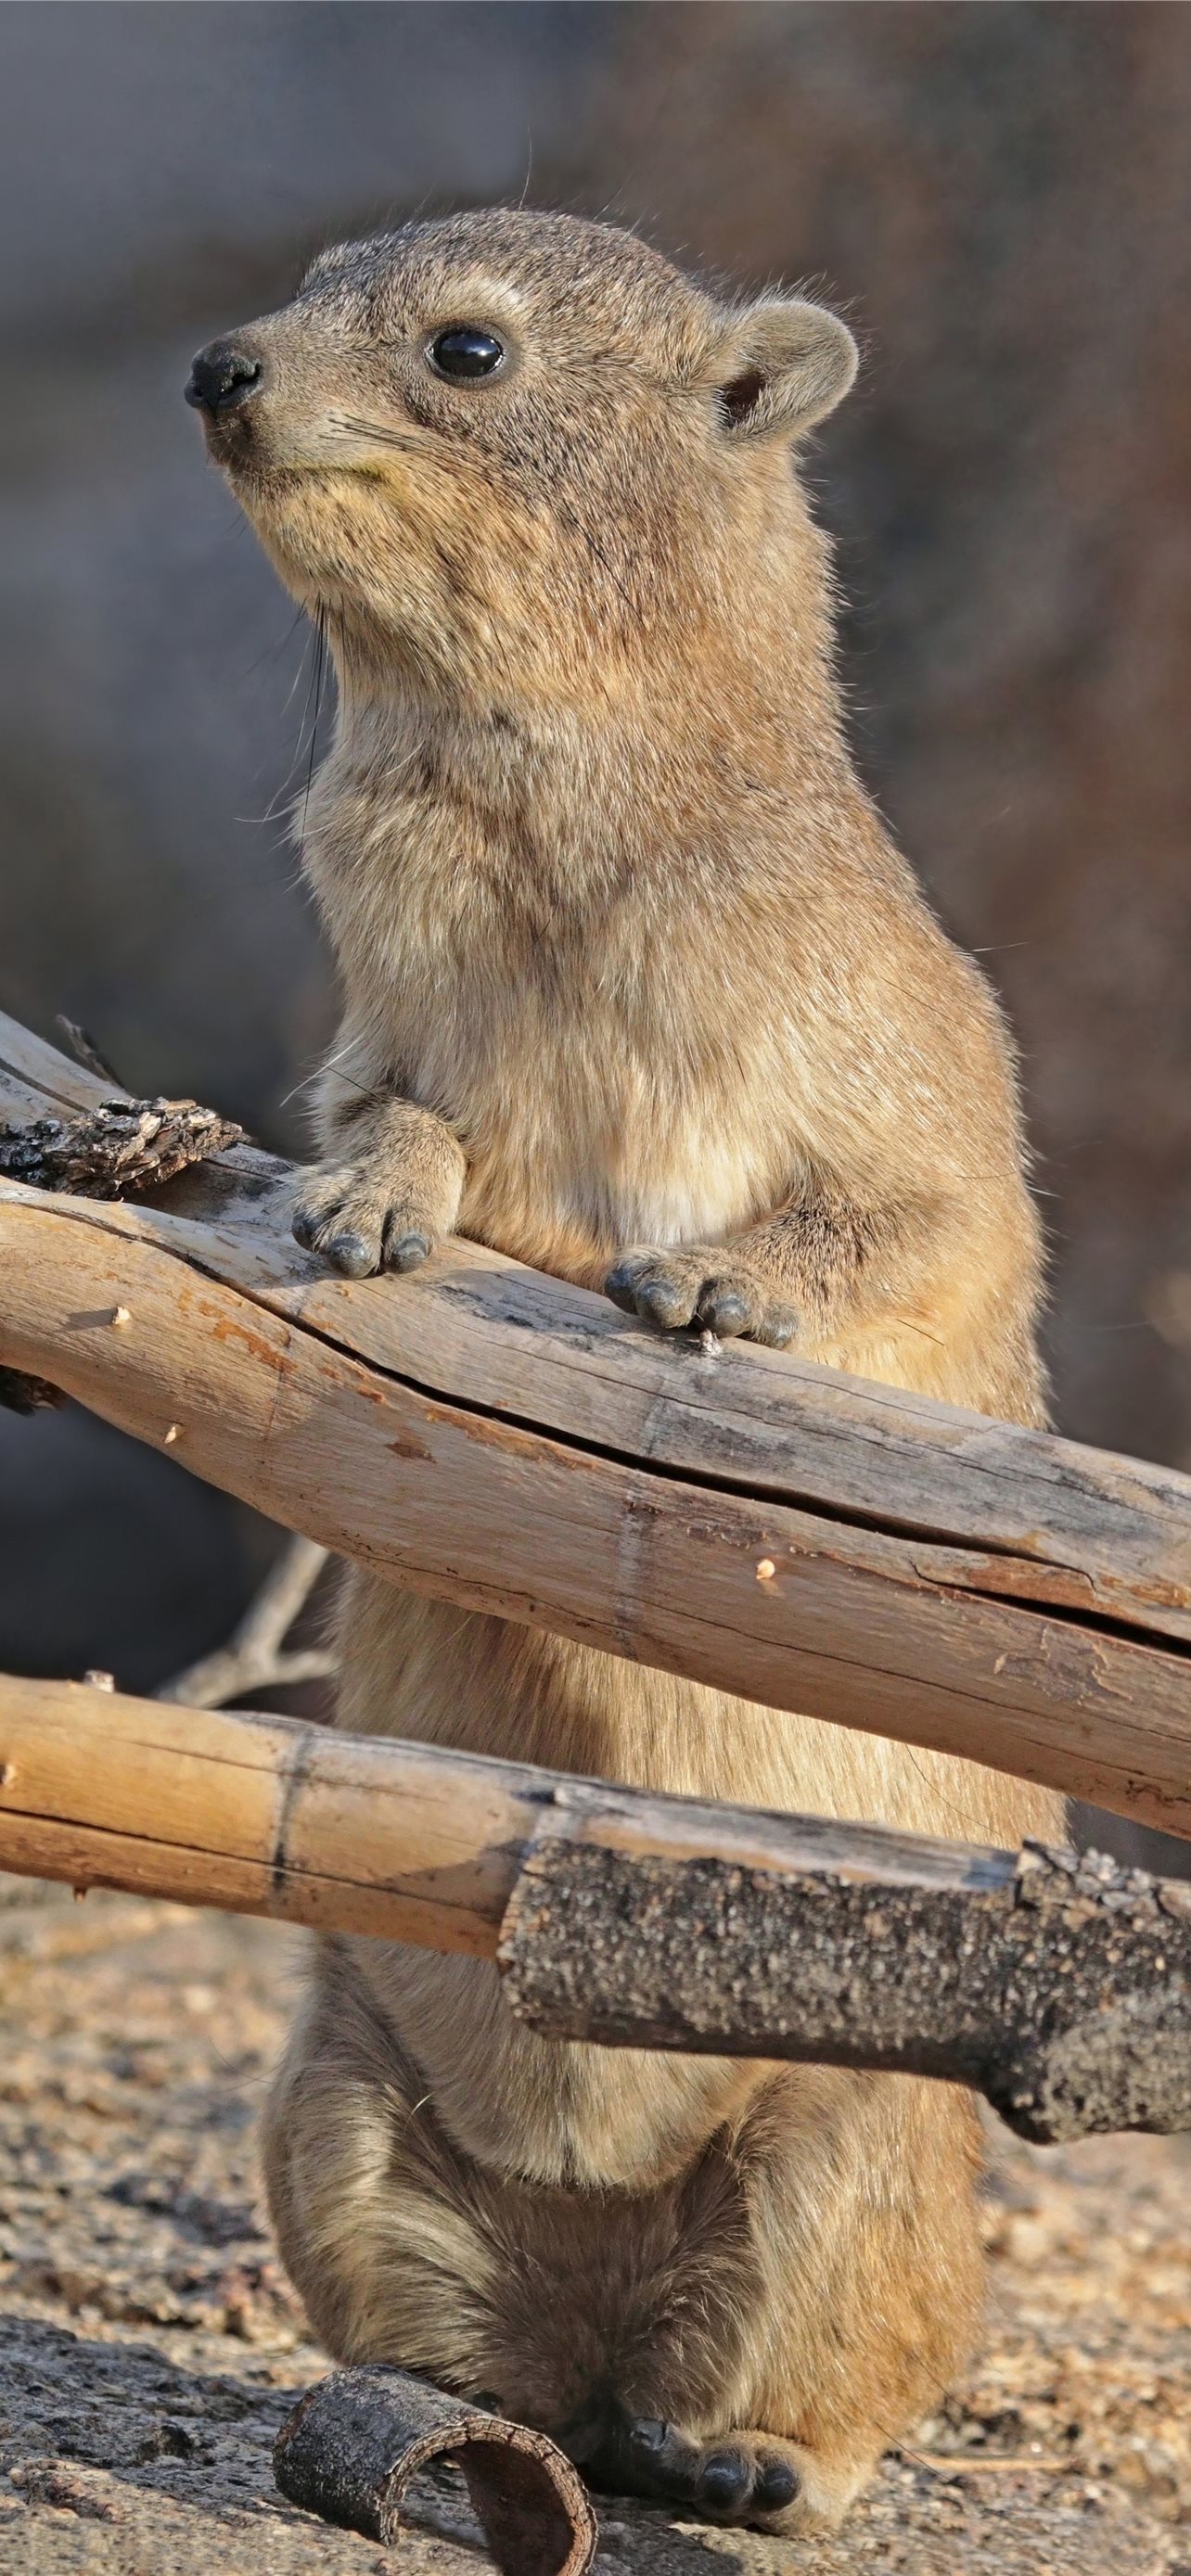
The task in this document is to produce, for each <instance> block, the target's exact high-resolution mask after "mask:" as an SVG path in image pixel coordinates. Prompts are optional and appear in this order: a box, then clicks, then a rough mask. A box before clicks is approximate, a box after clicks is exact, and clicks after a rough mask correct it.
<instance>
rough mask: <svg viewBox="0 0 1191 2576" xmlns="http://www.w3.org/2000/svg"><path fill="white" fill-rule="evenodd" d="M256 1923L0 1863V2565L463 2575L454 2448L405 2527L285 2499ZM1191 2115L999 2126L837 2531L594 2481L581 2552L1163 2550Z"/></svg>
mask: <svg viewBox="0 0 1191 2576" xmlns="http://www.w3.org/2000/svg"><path fill="white" fill-rule="evenodd" d="M293 1962H294V1948H293V1945H292V1943H291V1941H290V1940H289V1938H288V1937H287V1936H286V1935H284V1934H281V1933H279V1932H276V1931H274V1930H273V1929H272V1928H271V1927H268V1926H265V1925H256V1924H249V1923H240V1922H236V1921H233V1920H230V1919H225V1918H222V1917H218V1916H211V1915H194V1914H188V1913H186V1912H185V1911H184V1910H183V1909H182V1908H180V1907H173V1906H165V1905H145V1904H140V1903H137V1902H134V1901H133V1900H131V1899H125V1898H120V1897H107V1898H105V1897H97V1896H90V1897H88V1898H87V1900H86V1902H85V1903H83V1904H75V1903H73V1902H72V1900H71V1899H70V1897H69V1895H68V1894H66V1893H64V1892H62V1891H58V1890H51V1889H41V1888H34V1887H31V1886H28V1885H26V1884H25V1883H24V1882H19V1881H11V1880H10V1881H3V1882H0V1989H2V1992H0V2569H2V2570H4V2571H8V2570H12V2571H13V2576H17V2571H19V2576H42V2571H45V2576H67V2571H68V2570H69V2571H74V2570H76V2569H79V2570H96V2571H99V2576H299V2572H300V2571H302V2576H305V2571H309V2576H483V2570H484V2569H485V2568H487V2567H488V2566H489V2565H490V2561H489V2560H488V2558H487V2555H486V2553H485V2552H484V2550H483V2548H482V2545H481V2543H480V2540H479V2535H478V2532H477V2529H476V2526H475V2524H474V2523H473V2522H472V2520H471V2518H470V2516H469V2514H468V2511H467V2508H466V2504H465V2502H464V2501H463V2500H462V2490H461V2488H460V2487H459V2485H458V2482H457V2480H456V2478H455V2476H454V2473H453V2472H450V2471H444V2472H442V2473H441V2475H440V2476H439V2477H438V2478H437V2479H436V2480H435V2481H433V2482H431V2481H429V2480H428V2481H426V2482H424V2483H423V2484H422V2486H421V2487H420V2488H419V2490H418V2492H417V2495H416V2499H415V2505H414V2512H413V2516H412V2518H411V2522H410V2526H409V2529H408V2531H407V2533H406V2534H405V2536H404V2537H403V2539H402V2541H401V2543H400V2546H399V2547H398V2548H397V2549H396V2550H391V2551H390V2552H389V2553H388V2554H385V2553H383V2552H381V2551H379V2550H378V2547H377V2544H376V2543H375V2542H369V2541H365V2540H362V2539H356V2538H354V2537H352V2536H351V2535H348V2534H344V2533H339V2532H335V2531H332V2530H329V2529H327V2528H326V2527H324V2526H323V2525H322V2524H321V2523H318V2522H315V2521H313V2520H311V2519H310V2518H308V2517H307V2516H305V2515H302V2514H299V2513H296V2512H294V2511H292V2510H291V2509H290V2508H289V2507H288V2506H286V2505H285V2504H283V2503H282V2501H281V2499H280V2498H279V2497H278V2496H277V2495H276V2493H275V2492H274V2489H273V2485H272V2480H271V2475H270V2467H269V2451H270V2444H271V2441H272V2437H273V2434H274V2432H275V2430H276V2427H277V2425H278V2424H279V2423H280V2422H281V2420H282V2418H283V2416H284V2415H285V2413H286V2412H287V2411H288V2408H289V2406H290V2405H291V2403H292V2402H293V2398H294V2396H295V2394H296V2393H297V2392H298V2391H300V2390H301V2389H302V2388H303V2387H304V2386H305V2385H306V2384H308V2382H309V2381H310V2380H311V2379H312V2378H315V2377H317V2376H318V2375H319V2374H320V2372H321V2370H322V2369H323V2368H324V2367H325V2361H324V2358H323V2356H322V2355H321V2354H320V2352H319V2351H318V2349H317V2347H315V2346H314V2345H313V2344H311V2343H310V2341H309V2340H308V2339H307V2336H306V2333H305V2329H304V2325H303V2321H302V2317H301V2314H300V2312H299V2310H298V2309H297V2307H296V2305H295V2303H294V2301H293V2299H292V2297H291V2294H290V2292H289V2290H288V2288H287V2285H286V2283H285V2280H284V2278H283V2276H282V2274H281V2272H280V2270H279V2268H278V2265H277V2263H276V2261H275V2258H274V2256H273V2254H272V2252H271V2249H270V2246H269V2242H268V2238H267V2235H266V2233H265V2230H264V2226H263V2221H262V2217H261V2209H260V2199H259V2188H258V2179H257V2170H256V2162H255V2150H254V2123H255V2115H256V2109H257V2105H258V2102H259V2100H260V2097H261V2092H262V2089H263V2085H264V2083H265V2080H266V2076H267V2071H268V2068H269V2064H270V2061H271V2059H272V2056H273V2053H274V2051H275V2049H276V2046H277V2043H278V2037H279V2033H280V2030H281V2027H282V2022H283V2017H284V2013H285V2010H286V2003H287V1996H288V1993H289V1992H290V1991H291V1986H292V1977H293ZM1189 2220H1191V2142H1184V2141H1171V2142H1167V2141H1164V2140H1154V2139H1144V2138H1124V2139H1116V2140H1097V2141H1092V2142H1089V2143H1088V2144H1087V2145H1085V2146H1084V2147H1082V2148H1080V2149H1078V2150H1076V2151H1061V2152H1060V2151H1057V2150H1048V2151H1045V2152H1039V2151H1037V2150H1030V2149H1026V2148H1022V2147H1018V2146H1016V2145H1014V2144H1012V2143H1011V2142H1007V2141H1005V2140H1004V2138H1003V2137H1002V2138H999V2139H998V2140H997V2141H995V2142H994V2153H993V2169H992V2173H991V2177H990V2185H989V2195H988V2209H987V2223H988V2236H989V2245H990V2252H991V2257H992V2260H991V2292H990V2305H989V2322H988V2334H987V2340H986V2344H985V2349H984V2352H983V2355H982V2358H981V2360H980V2363H979V2365H978V2367H977V2369H976V2370H975V2372H974V2373H973V2375H972V2377H971V2379H970V2380H969V2382H968V2384H967V2385H966V2387H965V2388H964V2389H963V2390H962V2392H961V2393H960V2394H959V2396H958V2397H957V2398H956V2399H955V2400H953V2401H952V2402H951V2403H950V2404H949V2405H948V2407H947V2409H946V2410H945V2412H944V2413H943V2414H941V2415H940V2416H939V2417H938V2418H937V2419H936V2420H935V2421H934V2422H933V2423H932V2424H930V2425H928V2426H925V2427H924V2428H922V2431H921V2433H920V2435H919V2437H918V2447H917V2448H916V2450H914V2451H912V2452H911V2451H904V2452H899V2453H894V2454H892V2455H891V2456H890V2458H889V2459H888V2460H887V2461H886V2463H885V2466H884V2469H883V2472H882V2475H881V2478H880V2480H879V2482H878V2484H877V2486H876V2488H875V2490H874V2492H873V2494H872V2495H871V2496H870V2498H869V2499H868V2500H867V2501H866V2502H865V2503H864V2504H863V2505H862V2506H861V2507H859V2508H858V2509H857V2511H856V2513H855V2514H854V2516H853V2519H852V2521H851V2523H850V2525H849V2527H848V2530H847V2532H846V2533H845V2534H844V2535H843V2536H842V2537H841V2538H840V2539H839V2540H837V2541H834V2542H832V2543H830V2544H829V2545H826V2546H822V2547H818V2548H809V2547H808V2548H795V2547H794V2546H793V2545H792V2544H791V2543H789V2542H781V2543H779V2542H775V2541H770V2540H763V2539H759V2538H753V2537H748V2536H744V2537H742V2536H740V2535H739V2534H734V2533H724V2532H713V2531H709V2530H708V2529H707V2528H706V2527H705V2526H702V2525H695V2524H686V2523H675V2522H671V2521H670V2520H669V2519H668V2518H667V2517H666V2516H664V2515H661V2514H658V2513H655V2512H652V2511H648V2510H645V2509H643V2508H641V2507H638V2506H635V2505H631V2504H617V2503H612V2504H611V2505H609V2506H607V2507H605V2508H602V2509H601V2545H600V2556H599V2559H598V2561H597V2567H598V2570H599V2576H703V2572H704V2571H706V2576H778V2571H779V2570H784V2569H789V2570H791V2571H792V2576H845V2571H852V2570H856V2571H860V2576H868V2571H870V2570H871V2571H874V2576H875V2571H881V2576H885V2572H886V2571H893V2570H900V2571H904V2576H965V2571H969V2570H977V2569H979V2570H983V2571H989V2572H990V2576H991V2571H994V2570H995V2571H996V2576H1027V2571H1028V2576H1110V2571H1111V2576H1191V2371H1189V2369H1188V2363H1189V2360H1191V2249H1189V2242H1188V2240H1189V2237H1191V2225H1189Z"/></svg>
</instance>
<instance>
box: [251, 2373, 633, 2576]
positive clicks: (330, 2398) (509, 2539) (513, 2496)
mask: <svg viewBox="0 0 1191 2576" xmlns="http://www.w3.org/2000/svg"><path fill="white" fill-rule="evenodd" d="M436 2459H448V2460H455V2461H457V2462H458V2465H459V2467H460V2468H461V2470H462V2472H463V2475H464V2478H465V2480H466V2482H467V2490H468V2494H469V2495H470V2497H471V2501H472V2504H473V2506H474V2508H475V2511H476V2513H477V2514H478V2516H479V2519H480V2521H481V2523H482V2525H483V2529H484V2536H485V2538H486V2540H487V2542H488V2546H489V2549H490V2550H491V2552H492V2555H493V2557H494V2559H495V2560H496V2564H497V2566H498V2567H499V2568H500V2569H501V2571H502V2576H585V2571H586V2570H587V2569H588V2568H589V2567H590V2566H591V2562H592V2559H593V2557H594V2556H595V2545H596V2524H595V2516H594V2514H593V2512H592V2508H591V2505H590V2504H589V2502H588V2499H587V2495H586V2491H585V2489H584V2487H583V2483H582V2481H581V2479H580V2477H579V2475H578V2472H577V2471H576V2470H575V2469H573V2468H572V2466H571V2463H570V2461H569V2460H567V2459H566V2458H565V2457H564V2455H563V2453H562V2452H561V2451H559V2450H558V2449H556V2447H555V2445H554V2443H553V2442H551V2441H548V2440H547V2437H546V2435H545V2434H544V2433H535V2432H532V2431H531V2430H530V2429H529V2427H528V2426H527V2425H525V2424H513V2423H510V2422H508V2421H507V2420H506V2419H505V2418H504V2417H503V2416H499V2415H489V2414H485V2413H484V2412H483V2411H482V2410H480V2409H478V2408H476V2407H474V2406H467V2405H465V2404H464V2403H463V2402H462V2400H461V2399H459V2398H458V2397H448V2396H445V2395H444V2394H443V2392H442V2390H441V2389H438V2388H434V2387H432V2386H431V2385H430V2383H429V2382H428V2381H427V2380H424V2379H416V2378H414V2377H413V2376H412V2375H411V2374H410V2373H409V2372H407V2371H404V2370H389V2369H385V2368H383V2367H382V2366H380V2365H379V2364H374V2365H370V2366H368V2367H365V2368H362V2369H356V2370H337V2371H333V2372H332V2374H331V2376H330V2378H329V2379H323V2380H320V2381H319V2382H318V2384H317V2386H316V2387H314V2388H312V2389H310V2390H309V2391H308V2393H307V2395H306V2396H305V2397H303V2398H302V2399H301V2401H300V2403H299V2404H298V2405H297V2406H296V2407H295V2408H294V2411H293V2414H292V2415H289V2416H287V2418H286V2421H285V2423H284V2424H283V2425H282V2428H281V2431H280V2433H279V2434H278V2436H277V2440H276V2443H275V2444H274V2448H273V2468H274V2474H275V2476H276V2479H277V2484H278V2486H279V2487H280V2489H281V2492H282V2494H283V2495H284V2496H288V2498H289V2501H290V2503H291V2504H297V2505H302V2506H303V2507H304V2508H305V2510H306V2511H307V2512H308V2513H318V2514H321V2515H322V2517H323V2519H324V2521H326V2522H336V2523H340V2524H343V2525H345V2526H346V2528H347V2529H348V2530H349V2531H362V2532H364V2533H365V2535H366V2536H367V2537H368V2538H369V2539H372V2540H379V2541H382V2542H383V2543H384V2544H385V2545H386V2546H387V2547H390V2548H391V2547H392V2545H393V2543H394V2542H395V2541H396V2540H398V2539H399V2538H400V2533H401V2501H402V2497H403V2496H404V2494H405V2490H406V2488H407V2487H408V2485H409V2482H410V2479H411V2478H412V2477H414V2476H415V2475H416V2473H417V2471H418V2470H419V2469H423V2468H425V2467H426V2466H427V2464H428V2463H429V2462H430V2461H431V2460H436Z"/></svg>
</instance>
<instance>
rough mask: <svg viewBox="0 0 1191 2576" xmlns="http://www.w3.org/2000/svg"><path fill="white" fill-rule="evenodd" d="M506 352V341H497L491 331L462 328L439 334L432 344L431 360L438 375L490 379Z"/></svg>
mask: <svg viewBox="0 0 1191 2576" xmlns="http://www.w3.org/2000/svg"><path fill="white" fill-rule="evenodd" d="M504 353H505V352H504V342H503V340H494V339H493V337H492V333H491V331H472V330H469V329H467V328H466V327H464V326H460V328H459V329H457V330H454V331H440V332H439V334H438V338H437V339H436V340H432V341H431V343H430V350H429V357H430V364H431V366H432V367H433V368H434V371H435V374H436V375H439V376H491V375H493V374H495V371H496V369H497V367H499V365H500V362H501V359H502V358H503V356H504Z"/></svg>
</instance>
